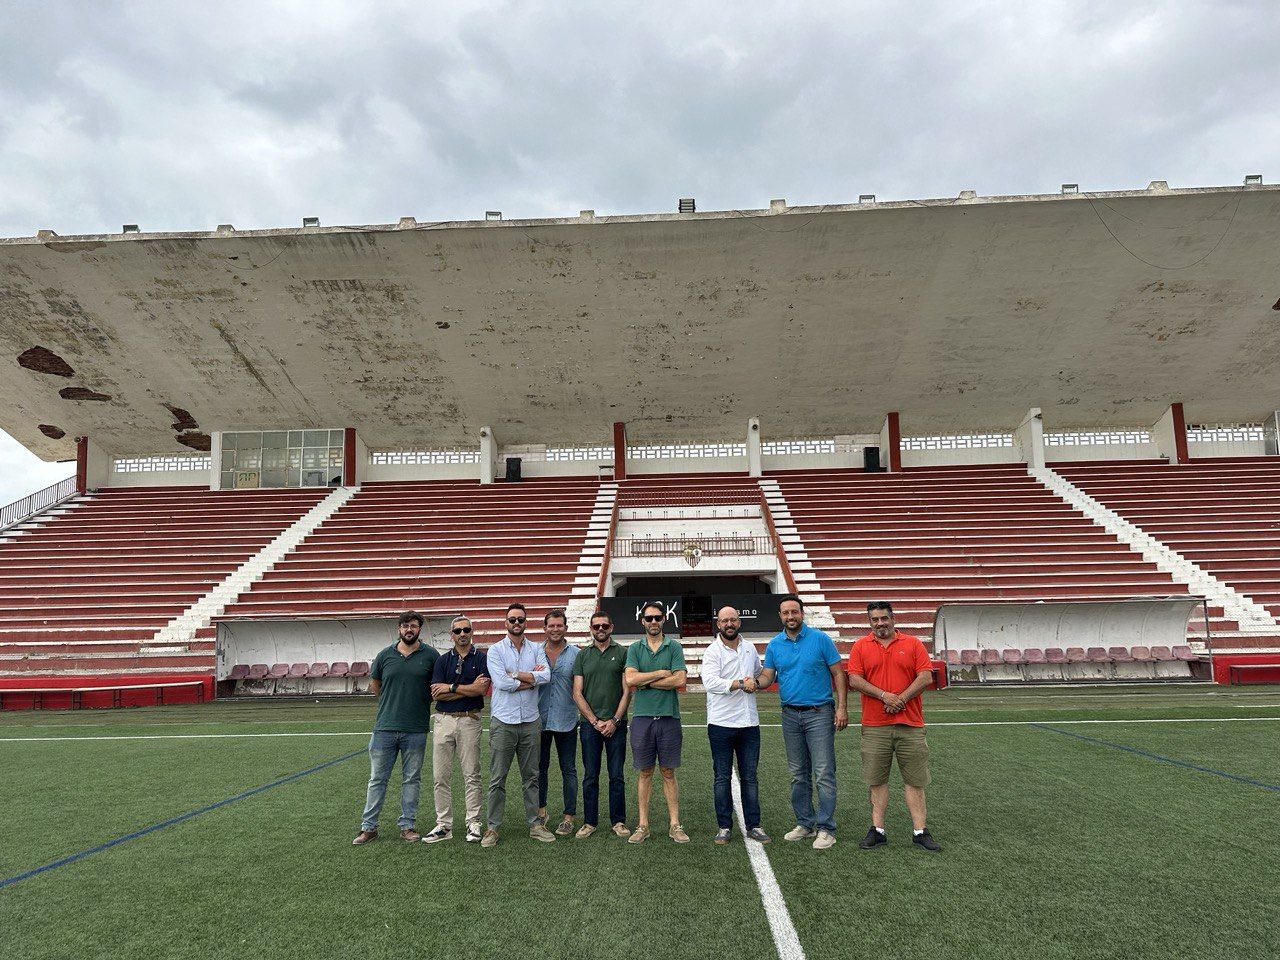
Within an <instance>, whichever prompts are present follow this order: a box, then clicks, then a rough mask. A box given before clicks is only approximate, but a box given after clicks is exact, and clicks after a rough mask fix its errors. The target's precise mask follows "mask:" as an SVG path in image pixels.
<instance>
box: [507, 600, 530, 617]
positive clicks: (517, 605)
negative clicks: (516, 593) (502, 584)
mask: <svg viewBox="0 0 1280 960" xmlns="http://www.w3.org/2000/svg"><path fill="white" fill-rule="evenodd" d="M512 610H519V611H520V612H521V613H523V614H524V615H525V616H526V617H527V616H528V615H529V611H528V610H526V609H525V608H524V604H523V603H521V602H520V601H519V600H516V601H513V602H512V603H508V604H507V613H510V612H511V611H512Z"/></svg>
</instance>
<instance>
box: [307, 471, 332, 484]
mask: <svg viewBox="0 0 1280 960" xmlns="http://www.w3.org/2000/svg"><path fill="white" fill-rule="evenodd" d="M327 483H328V479H327V474H326V471H324V470H303V471H302V485H303V486H304V487H323V486H326V485H327Z"/></svg>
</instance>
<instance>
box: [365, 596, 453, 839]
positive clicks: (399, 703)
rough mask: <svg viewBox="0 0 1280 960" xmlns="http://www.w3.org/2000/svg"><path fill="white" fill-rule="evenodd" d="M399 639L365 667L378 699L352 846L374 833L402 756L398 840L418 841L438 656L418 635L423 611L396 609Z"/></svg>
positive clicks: (375, 834)
mask: <svg viewBox="0 0 1280 960" xmlns="http://www.w3.org/2000/svg"><path fill="white" fill-rule="evenodd" d="M397 629H398V632H399V634H400V636H399V639H398V640H397V641H396V642H395V643H393V644H391V646H389V647H387V648H386V649H385V650H382V651H380V652H379V653H378V655H377V656H376V657H375V658H374V660H373V667H372V668H371V669H370V671H369V676H370V677H371V678H372V680H371V681H370V685H369V686H370V689H371V690H372V691H373V693H374V695H375V696H377V698H378V714H377V717H375V719H374V721H373V736H372V737H371V738H370V740H369V765H370V767H371V771H370V774H369V791H368V794H367V795H366V797H365V804H364V816H363V817H362V818H361V821H360V833H359V834H357V835H356V838H355V839H354V840H353V841H351V842H352V843H353V844H355V845H356V846H361V845H362V844H366V843H368V842H369V841H370V840H374V839H376V838H377V836H378V814H379V813H381V812H382V801H383V800H385V799H386V796H387V780H388V779H389V778H390V776H391V768H392V767H394V766H395V763H396V757H397V755H398V756H399V757H400V772H401V773H402V774H403V776H404V780H403V782H402V783H401V785H400V819H399V821H398V823H399V825H400V839H401V840H407V841H409V842H410V843H416V842H417V841H419V840H421V839H422V834H420V833H419V832H418V831H417V829H416V827H415V824H416V822H417V819H418V794H419V791H420V790H421V787H422V761H423V758H424V756H425V755H426V750H427V727H428V726H429V725H430V723H431V669H432V668H433V667H434V666H435V663H436V658H437V657H438V656H439V654H438V653H436V650H435V648H434V647H432V646H430V645H428V644H424V643H422V642H421V640H420V636H421V634H422V615H421V614H419V613H414V612H413V611H412V610H408V611H406V612H404V613H402V614H400V623H399V626H398V628H397Z"/></svg>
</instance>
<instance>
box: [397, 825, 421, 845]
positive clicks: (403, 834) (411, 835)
mask: <svg viewBox="0 0 1280 960" xmlns="http://www.w3.org/2000/svg"><path fill="white" fill-rule="evenodd" d="M400 839H401V840H404V841H406V842H408V843H417V842H418V841H420V840H421V839H422V834H420V833H419V832H418V831H417V830H415V829H413V827H410V828H409V829H408V830H401V831H400Z"/></svg>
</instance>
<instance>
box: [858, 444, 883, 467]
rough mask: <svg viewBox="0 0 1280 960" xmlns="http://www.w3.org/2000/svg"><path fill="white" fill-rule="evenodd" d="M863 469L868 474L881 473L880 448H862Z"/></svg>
mask: <svg viewBox="0 0 1280 960" xmlns="http://www.w3.org/2000/svg"><path fill="white" fill-rule="evenodd" d="M862 469H863V470H865V471H866V472H867V473H879V472H880V469H881V468H880V448H879V447H863V448H862Z"/></svg>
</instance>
